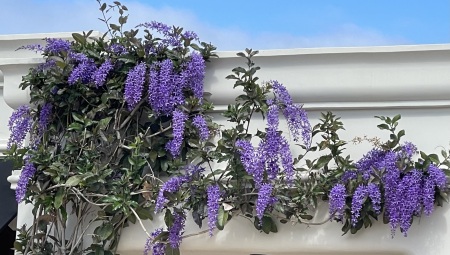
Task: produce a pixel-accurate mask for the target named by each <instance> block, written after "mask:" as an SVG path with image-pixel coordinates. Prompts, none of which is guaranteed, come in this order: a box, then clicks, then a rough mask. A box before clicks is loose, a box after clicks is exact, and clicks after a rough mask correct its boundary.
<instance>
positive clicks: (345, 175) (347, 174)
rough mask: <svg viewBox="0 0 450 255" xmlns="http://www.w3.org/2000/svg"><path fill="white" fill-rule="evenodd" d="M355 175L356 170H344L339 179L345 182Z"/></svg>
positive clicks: (352, 178)
mask: <svg viewBox="0 0 450 255" xmlns="http://www.w3.org/2000/svg"><path fill="white" fill-rule="evenodd" d="M356 177H357V174H356V171H352V170H348V171H345V172H344V173H343V174H342V176H341V181H342V182H343V183H347V182H349V181H350V180H355V179H356Z"/></svg>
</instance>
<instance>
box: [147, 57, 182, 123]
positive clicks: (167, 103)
mask: <svg viewBox="0 0 450 255" xmlns="http://www.w3.org/2000/svg"><path fill="white" fill-rule="evenodd" d="M158 66H159V72H158V70H157V68H158ZM176 78H177V77H176V75H175V74H174V71H173V63H172V60H170V59H166V60H164V61H162V62H161V63H159V64H158V65H157V66H156V65H153V66H152V67H151V68H150V81H149V95H148V96H149V98H148V101H149V102H150V106H151V107H152V110H153V111H154V112H155V113H156V114H157V115H161V114H163V115H170V114H171V113H172V111H173V110H174V108H175V106H176V105H179V104H181V103H182V102H181V101H183V102H184V98H180V97H182V93H177V97H174V93H173V92H174V89H175V88H177V87H178V85H179V84H178V80H177V79H176Z"/></svg>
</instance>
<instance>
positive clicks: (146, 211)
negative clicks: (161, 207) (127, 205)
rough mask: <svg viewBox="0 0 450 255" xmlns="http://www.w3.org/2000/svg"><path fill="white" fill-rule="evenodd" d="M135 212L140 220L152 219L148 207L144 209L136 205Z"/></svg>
mask: <svg viewBox="0 0 450 255" xmlns="http://www.w3.org/2000/svg"><path fill="white" fill-rule="evenodd" d="M136 213H137V215H138V216H139V217H140V218H141V219H142V220H153V215H152V214H151V212H150V209H149V208H147V209H145V208H142V207H138V208H136Z"/></svg>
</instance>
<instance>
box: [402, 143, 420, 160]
mask: <svg viewBox="0 0 450 255" xmlns="http://www.w3.org/2000/svg"><path fill="white" fill-rule="evenodd" d="M402 151H403V153H405V155H406V157H407V158H408V159H409V160H411V159H412V156H413V155H414V154H416V153H417V147H416V146H415V145H414V144H413V143H411V142H406V143H405V144H403V146H402Z"/></svg>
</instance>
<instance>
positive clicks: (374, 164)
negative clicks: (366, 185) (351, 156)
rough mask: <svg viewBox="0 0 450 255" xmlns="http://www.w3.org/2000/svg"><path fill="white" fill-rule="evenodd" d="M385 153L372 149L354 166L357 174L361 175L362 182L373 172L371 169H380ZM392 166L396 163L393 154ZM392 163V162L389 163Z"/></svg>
mask: <svg viewBox="0 0 450 255" xmlns="http://www.w3.org/2000/svg"><path fill="white" fill-rule="evenodd" d="M385 156H386V152H385V151H383V150H379V149H372V150H371V151H369V152H368V153H367V154H366V155H364V156H363V157H362V158H361V159H360V160H359V161H358V162H356V164H355V166H356V168H357V170H358V172H359V173H361V174H362V176H363V178H364V180H368V179H369V178H370V176H371V174H372V172H373V169H381V168H382V165H383V162H384V160H385ZM392 156H393V158H392V160H394V164H395V161H396V155H395V153H394V154H393V155H392ZM391 163H392V162H391Z"/></svg>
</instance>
